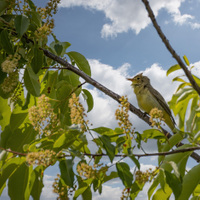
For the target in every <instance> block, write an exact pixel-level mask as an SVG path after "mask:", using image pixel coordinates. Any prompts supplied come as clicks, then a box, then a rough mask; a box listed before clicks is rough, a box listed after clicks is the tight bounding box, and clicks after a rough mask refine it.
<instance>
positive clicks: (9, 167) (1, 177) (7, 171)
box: [0, 157, 22, 194]
mask: <svg viewBox="0 0 200 200" xmlns="http://www.w3.org/2000/svg"><path fill="white" fill-rule="evenodd" d="M21 163H22V159H21V158H20V157H17V158H16V157H15V158H12V159H10V160H8V161H7V162H6V163H5V164H4V165H3V167H2V168H1V173H0V194H1V193H2V191H3V189H4V187H5V185H6V181H7V180H8V178H9V177H10V176H11V175H12V174H13V173H14V172H15V171H16V170H17V169H18V167H19V165H20V164H21Z"/></svg>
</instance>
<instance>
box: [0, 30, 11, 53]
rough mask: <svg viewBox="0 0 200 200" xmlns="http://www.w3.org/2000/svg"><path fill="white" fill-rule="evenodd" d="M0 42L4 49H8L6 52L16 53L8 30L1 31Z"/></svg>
mask: <svg viewBox="0 0 200 200" xmlns="http://www.w3.org/2000/svg"><path fill="white" fill-rule="evenodd" d="M0 43H1V46H2V47H3V49H4V50H5V51H6V53H8V54H13V53H14V51H13V47H12V44H11V42H10V38H9V35H8V32H7V30H3V31H1V37H0Z"/></svg>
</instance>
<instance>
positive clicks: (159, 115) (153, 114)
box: [149, 108, 165, 128]
mask: <svg viewBox="0 0 200 200" xmlns="http://www.w3.org/2000/svg"><path fill="white" fill-rule="evenodd" d="M149 115H150V119H149V121H150V122H151V125H152V126H156V127H158V128H161V121H165V119H164V118H163V112H162V110H158V108H153V109H151V111H150V113H149Z"/></svg>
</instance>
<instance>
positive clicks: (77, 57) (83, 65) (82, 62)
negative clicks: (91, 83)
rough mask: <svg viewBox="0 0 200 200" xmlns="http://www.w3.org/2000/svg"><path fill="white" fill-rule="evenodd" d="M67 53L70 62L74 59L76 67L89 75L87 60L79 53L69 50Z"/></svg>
mask: <svg viewBox="0 0 200 200" xmlns="http://www.w3.org/2000/svg"><path fill="white" fill-rule="evenodd" d="M67 55H68V56H69V57H70V59H71V60H72V62H73V61H74V62H75V63H76V64H77V66H78V68H79V69H80V70H82V71H83V72H85V73H86V74H87V75H88V76H91V70H90V65H89V63H88V61H87V59H86V58H85V57H84V56H83V55H82V54H80V53H78V52H75V51H71V52H68V53H67Z"/></svg>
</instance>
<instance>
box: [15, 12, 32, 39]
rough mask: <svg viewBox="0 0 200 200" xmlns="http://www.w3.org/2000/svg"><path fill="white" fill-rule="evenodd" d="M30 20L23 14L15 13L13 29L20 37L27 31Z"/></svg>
mask: <svg viewBox="0 0 200 200" xmlns="http://www.w3.org/2000/svg"><path fill="white" fill-rule="evenodd" d="M29 24H30V21H29V18H28V17H26V16H24V15H17V16H16V18H15V29H16V32H17V33H18V35H19V36H20V37H22V35H23V34H24V33H25V32H26V31H27V29H28V27H29Z"/></svg>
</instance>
